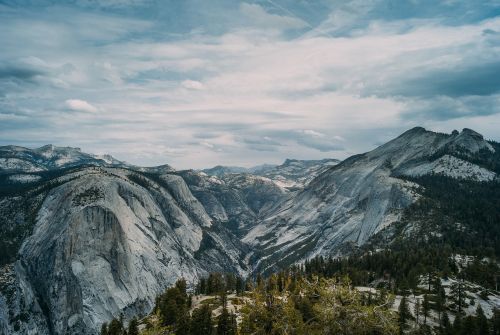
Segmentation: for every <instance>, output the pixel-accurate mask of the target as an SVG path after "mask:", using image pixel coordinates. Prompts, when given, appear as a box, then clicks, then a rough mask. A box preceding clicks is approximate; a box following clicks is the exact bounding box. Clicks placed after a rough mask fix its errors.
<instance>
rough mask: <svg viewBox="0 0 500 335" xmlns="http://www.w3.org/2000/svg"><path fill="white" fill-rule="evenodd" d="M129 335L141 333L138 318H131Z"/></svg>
mask: <svg viewBox="0 0 500 335" xmlns="http://www.w3.org/2000/svg"><path fill="white" fill-rule="evenodd" d="M127 335H139V328H138V322H137V319H136V318H132V320H130V322H129V324H128V332H127Z"/></svg>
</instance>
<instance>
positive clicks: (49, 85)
mask: <svg viewBox="0 0 500 335" xmlns="http://www.w3.org/2000/svg"><path fill="white" fill-rule="evenodd" d="M414 126H423V127H425V128H427V129H430V130H434V131H439V132H447V133H449V132H451V131H452V130H453V129H458V130H461V129H462V128H465V127H467V128H472V129H474V130H476V131H478V132H480V133H481V134H483V135H484V137H485V138H487V139H491V140H496V141H500V0H490V1H488V0H483V1H470V0H464V1H461V0H443V1H436V0H408V1H404V0H330V1H325V0H315V1H313V0H266V1H264V0H256V1H252V0H248V1H236V0H220V1H218V0H213V1H207V0H185V1H182V0H164V1H155V0H103V1H97V0H72V1H57V0H52V1H49V0H36V1H29V0H26V1H1V0H0V145H10V144H12V145H21V146H27V147H39V146H42V145H45V144H49V143H51V144H54V145H58V146H73V147H80V148H81V149H82V150H83V151H86V152H91V153H97V154H103V153H108V154H111V155H113V156H114V157H116V158H117V159H120V160H124V161H127V162H129V163H133V164H137V165H141V166H152V165H159V164H165V163H168V164H170V165H172V166H174V167H175V168H182V169H184V168H203V167H210V166H214V165H219V164H221V165H231V166H247V167H248V166H254V165H258V164H262V163H275V164H276V163H281V162H282V161H284V160H285V159H286V158H297V159H319V158H338V159H343V158H346V157H348V156H350V155H353V154H357V153H362V152H366V151H369V150H372V149H374V148H375V147H376V146H378V145H380V144H382V143H384V142H386V141H388V140H390V139H392V138H393V137H396V136H398V135H399V134H400V133H402V132H404V131H405V130H407V129H409V128H411V127H414Z"/></svg>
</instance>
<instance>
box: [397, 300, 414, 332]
mask: <svg viewBox="0 0 500 335" xmlns="http://www.w3.org/2000/svg"><path fill="white" fill-rule="evenodd" d="M398 312H399V319H398V323H399V333H400V334H403V333H404V331H405V330H406V329H408V321H410V318H411V313H410V308H409V306H408V300H407V299H406V296H403V297H402V298H401V302H400V303H399V308H398Z"/></svg>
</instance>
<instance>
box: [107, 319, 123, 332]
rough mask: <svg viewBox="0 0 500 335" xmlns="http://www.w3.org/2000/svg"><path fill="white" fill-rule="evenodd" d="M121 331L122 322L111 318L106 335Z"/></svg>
mask: <svg viewBox="0 0 500 335" xmlns="http://www.w3.org/2000/svg"><path fill="white" fill-rule="evenodd" d="M120 319H121V318H120ZM122 333H123V323H122V322H121V321H120V320H118V319H113V320H111V322H110V323H109V326H108V335H122Z"/></svg>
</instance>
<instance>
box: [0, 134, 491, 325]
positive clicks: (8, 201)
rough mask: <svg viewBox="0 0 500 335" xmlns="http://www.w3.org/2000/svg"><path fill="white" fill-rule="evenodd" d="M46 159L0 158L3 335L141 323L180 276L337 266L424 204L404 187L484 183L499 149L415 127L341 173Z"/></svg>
mask: <svg viewBox="0 0 500 335" xmlns="http://www.w3.org/2000/svg"><path fill="white" fill-rule="evenodd" d="M42 148H45V147H42ZM42 148H41V149H37V150H35V151H36V152H34V151H33V150H31V151H30V150H29V149H25V148H19V147H3V148H0V159H3V161H0V163H1V162H3V163H5V162H8V163H9V164H11V165H5V164H4V165H3V169H4V170H3V173H2V174H0V183H1V184H2V189H1V190H0V214H1V215H2V221H1V225H0V248H2V250H6V251H8V253H9V255H10V256H9V257H5V256H4V257H2V268H1V270H0V333H1V332H2V331H3V333H6V334H96V333H97V332H98V329H99V327H100V325H101V324H102V323H103V322H105V321H109V320H110V319H111V318H112V317H116V316H118V315H119V314H120V313H123V314H124V316H125V317H126V318H127V316H129V315H132V314H140V313H147V312H149V311H150V310H151V308H152V307H153V304H154V299H155V297H156V295H157V294H158V293H160V292H161V291H162V290H163V289H164V288H165V287H166V286H168V285H169V284H171V283H173V282H174V281H175V280H176V279H178V278H179V277H184V278H185V279H187V280H188V281H190V282H193V281H195V280H196V279H197V278H198V277H199V276H201V275H204V274H206V273H207V272H208V271H220V272H227V271H229V272H235V273H239V274H240V275H242V276H245V275H247V274H250V273H252V272H253V271H270V270H273V269H277V268H279V267H282V266H287V265H289V264H292V263H294V262H298V261H303V260H304V259H307V258H309V257H312V256H315V255H318V254H321V255H344V254H346V253H348V252H349V250H350V248H353V247H356V246H360V245H363V244H364V243H366V242H367V241H369V239H370V237H371V236H373V235H374V234H376V233H377V232H379V231H381V230H382V229H383V228H384V227H387V226H390V225H391V223H393V222H395V221H396V220H398V219H399V217H400V215H401V213H402V211H403V209H404V208H406V207H408V206H409V205H410V204H411V203H413V202H414V201H415V200H416V199H418V198H419V197H420V195H419V193H418V188H417V187H418V185H417V184H415V183H414V182H411V181H409V180H408V178H409V177H413V176H421V175H427V174H442V175H446V176H450V177H452V178H465V179H469V180H475V181H493V180H498V176H497V173H498V171H497V170H498V169H496V168H494V167H498V166H500V163H499V162H497V161H495V162H497V163H498V164H497V163H495V164H496V165H495V164H489V163H491V162H492V161H491V159H490V158H491V157H497V156H498V153H497V152H496V151H495V148H496V146H495V147H494V146H492V144H491V143H489V142H487V141H485V140H484V139H483V138H482V136H481V135H480V134H477V133H475V132H474V131H472V130H468V129H464V130H463V131H462V132H461V133H458V132H456V133H455V132H454V133H453V134H451V135H447V134H438V133H433V132H429V131H426V130H425V129H423V128H414V129H412V130H410V131H408V132H406V133H404V134H402V135H401V136H399V137H398V138H396V139H394V140H392V141H390V142H388V143H387V144H385V145H383V146H381V147H379V148H377V149H375V150H373V151H371V152H368V153H365V154H362V155H357V156H353V157H351V158H349V159H347V160H345V161H343V162H341V163H339V164H336V163H337V162H335V161H332V160H328V161H323V163H321V162H318V161H315V162H314V163H311V164H305V163H303V161H293V160H290V161H287V162H285V164H283V165H282V166H278V167H268V170H267V172H262V171H260V172H259V175H255V174H251V173H248V172H244V173H228V174H222V175H220V176H209V175H207V174H206V173H204V172H198V171H192V170H190V171H175V170H174V169H172V168H171V167H170V166H162V167H157V168H137V167H130V166H127V165H123V164H118V163H116V161H115V160H113V159H112V158H109V159H108V160H107V161H104V160H101V161H99V160H96V158H95V157H94V156H92V155H87V154H83V153H81V152H80V151H79V150H76V151H75V150H71V149H68V148H63V149H64V150H62V149H60V148H53V147H50V148H45V149H42ZM49 149H50V150H49ZM47 152H51V154H50V155H49V154H48V153H47ZM61 152H63V153H64V155H66V156H64V157H65V162H67V164H69V165H65V164H66V163H64V164H62V163H61V161H60V157H61V155H62V154H61ZM44 153H45V154H44ZM54 153H57V154H54ZM43 155H45V156H46V157H45V156H43ZM43 157H45V158H43ZM58 157H59V158H58ZM92 157H94V158H92ZM478 157H481V159H479V158H478ZM485 157H486V158H485ZM14 159H17V160H19V161H20V162H18V163H19V164H17V163H16V162H17V161H14ZM485 159H486V160H485ZM494 159H496V160H498V159H497V158H494ZM485 161H486V162H489V163H488V164H483V163H484V162H485ZM51 162H52V163H51ZM55 162H59V163H55ZM78 162H80V163H78ZM89 162H92V164H88V163H89ZM113 162H115V163H116V165H114V164H115V163H113ZM51 164H52V165H51ZM89 165H90V166H89ZM6 166H7V167H8V168H6ZM26 166H28V167H29V168H26ZM58 166H62V167H64V169H61V168H58ZM492 166H493V168H492ZM32 167H38V168H40V169H41V170H43V171H37V170H36V169H33V168H32ZM266 173H267V175H265V174H266ZM311 175H312V176H313V178H311V179H310V180H309V179H307V178H309V177H308V176H311ZM279 176H281V177H283V178H285V179H286V180H288V181H289V180H292V179H293V180H295V182H297V183H298V184H300V187H296V188H290V187H285V186H286V185H285V186H284V185H283V184H282V181H280V178H279ZM303 177H304V178H306V177H307V178H306V179H301V178H303ZM21 242H23V243H22V246H20V244H21ZM12 250H15V251H16V252H17V251H18V255H17V257H15V258H14V257H13V255H15V253H14V254H13V253H12ZM4 254H5V253H4Z"/></svg>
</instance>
